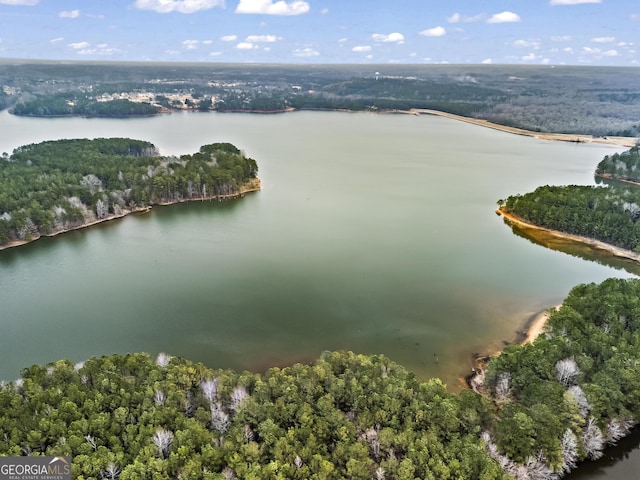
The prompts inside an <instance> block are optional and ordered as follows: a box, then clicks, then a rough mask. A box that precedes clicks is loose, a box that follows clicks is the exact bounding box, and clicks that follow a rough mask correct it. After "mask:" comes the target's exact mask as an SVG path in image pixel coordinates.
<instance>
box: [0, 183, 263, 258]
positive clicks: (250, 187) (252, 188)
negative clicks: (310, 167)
mask: <svg viewBox="0 0 640 480" xmlns="http://www.w3.org/2000/svg"><path fill="white" fill-rule="evenodd" d="M258 190H260V179H259V178H255V179H252V180H250V181H249V182H247V183H246V184H244V185H243V186H242V187H241V188H240V191H238V193H233V194H229V195H213V196H211V197H206V198H190V199H182V200H176V201H175V202H166V203H154V204H153V205H148V206H146V207H139V208H134V209H133V210H125V211H124V212H123V213H120V214H118V215H116V214H113V215H109V216H107V217H105V218H101V219H99V220H94V221H92V222H88V223H83V224H82V225H78V226H77V227H73V228H68V229H66V230H59V231H57V232H53V233H48V234H46V235H39V236H37V237H34V238H32V239H31V240H14V241H13V242H9V243H5V244H4V245H0V251H2V250H6V249H8V248H14V247H20V246H22V245H26V244H28V243H33V242H35V241H37V240H40V239H41V238H45V237H57V236H58V235H62V234H63V233H69V232H74V231H76V230H82V229H84V228H88V227H92V226H94V225H98V224H100V223H105V222H110V221H111V220H117V219H120V218H124V217H127V216H129V215H133V214H136V213H147V212H150V211H151V210H152V209H153V207H154V206H155V205H159V206H165V205H175V204H178V203H190V202H204V201H208V200H218V201H221V200H230V199H232V198H239V197H243V196H244V195H245V194H247V193H249V192H256V191H258Z"/></svg>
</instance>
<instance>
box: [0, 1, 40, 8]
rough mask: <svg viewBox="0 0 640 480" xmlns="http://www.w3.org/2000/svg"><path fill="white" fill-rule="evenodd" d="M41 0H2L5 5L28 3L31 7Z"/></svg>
mask: <svg viewBox="0 0 640 480" xmlns="http://www.w3.org/2000/svg"><path fill="white" fill-rule="evenodd" d="M39 1H40V0H0V3H4V4H5V5H27V6H29V7H31V6H33V5H37V4H38V2H39Z"/></svg>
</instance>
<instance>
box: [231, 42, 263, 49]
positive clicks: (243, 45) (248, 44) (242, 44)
mask: <svg viewBox="0 0 640 480" xmlns="http://www.w3.org/2000/svg"><path fill="white" fill-rule="evenodd" d="M236 48H237V49H238V50H252V49H254V48H258V45H256V44H255V43H251V42H240V43H239V44H237V45H236Z"/></svg>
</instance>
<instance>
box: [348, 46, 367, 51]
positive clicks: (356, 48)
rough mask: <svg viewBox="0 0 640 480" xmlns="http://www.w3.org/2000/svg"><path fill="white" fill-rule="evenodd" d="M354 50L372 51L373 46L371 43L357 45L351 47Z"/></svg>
mask: <svg viewBox="0 0 640 480" xmlns="http://www.w3.org/2000/svg"><path fill="white" fill-rule="evenodd" d="M351 51H352V52H370V51H371V46H370V45H356V46H355V47H353V48H352V49H351Z"/></svg>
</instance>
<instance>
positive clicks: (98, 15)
mask: <svg viewBox="0 0 640 480" xmlns="http://www.w3.org/2000/svg"><path fill="white" fill-rule="evenodd" d="M87 17H89V18H95V19H97V20H103V19H104V18H105V16H104V15H102V14H95V13H87Z"/></svg>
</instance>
